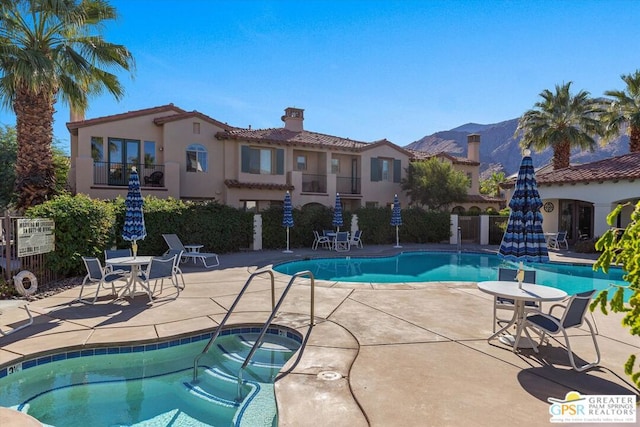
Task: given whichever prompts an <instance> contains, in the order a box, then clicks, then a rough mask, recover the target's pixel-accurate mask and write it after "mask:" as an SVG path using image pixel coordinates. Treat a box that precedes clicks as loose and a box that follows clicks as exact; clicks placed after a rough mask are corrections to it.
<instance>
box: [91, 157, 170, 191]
mask: <svg viewBox="0 0 640 427" xmlns="http://www.w3.org/2000/svg"><path fill="white" fill-rule="evenodd" d="M134 166H135V167H136V169H137V170H138V174H139V175H140V183H141V184H142V185H143V186H154V187H157V186H163V185H164V165H156V164H144V163H111V162H93V183H94V184H96V185H114V186H123V187H126V186H127V185H129V174H130V171H131V168H132V167H134ZM145 178H146V179H145Z"/></svg>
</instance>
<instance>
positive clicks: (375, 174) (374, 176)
mask: <svg viewBox="0 0 640 427" xmlns="http://www.w3.org/2000/svg"><path fill="white" fill-rule="evenodd" d="M376 181H380V161H379V160H378V158H377V157H372V158H371V182H376Z"/></svg>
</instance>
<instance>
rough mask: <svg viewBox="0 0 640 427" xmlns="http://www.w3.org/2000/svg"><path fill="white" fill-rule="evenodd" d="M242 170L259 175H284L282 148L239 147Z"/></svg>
mask: <svg viewBox="0 0 640 427" xmlns="http://www.w3.org/2000/svg"><path fill="white" fill-rule="evenodd" d="M240 156H241V164H242V168H241V170H242V172H244V173H252V174H259V175H284V150H283V149H275V148H257V147H249V146H246V145H243V146H242V147H241V153H240Z"/></svg>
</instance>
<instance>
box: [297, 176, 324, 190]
mask: <svg viewBox="0 0 640 427" xmlns="http://www.w3.org/2000/svg"><path fill="white" fill-rule="evenodd" d="M302 192H303V193H326V192H327V176H326V175H312V174H307V173H303V174H302Z"/></svg>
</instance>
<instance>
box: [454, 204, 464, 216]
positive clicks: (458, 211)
mask: <svg viewBox="0 0 640 427" xmlns="http://www.w3.org/2000/svg"><path fill="white" fill-rule="evenodd" d="M464 212H465V210H464V208H463V207H462V206H456V207H455V208H453V209H451V213H454V214H458V215H464Z"/></svg>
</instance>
